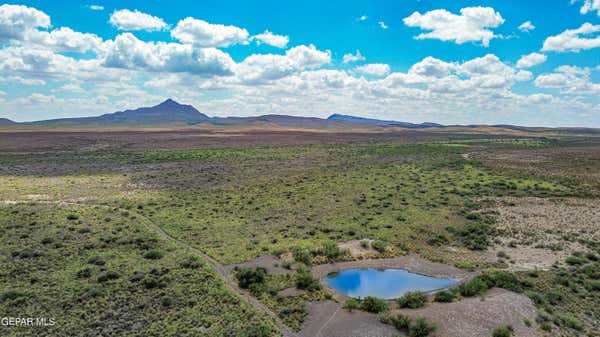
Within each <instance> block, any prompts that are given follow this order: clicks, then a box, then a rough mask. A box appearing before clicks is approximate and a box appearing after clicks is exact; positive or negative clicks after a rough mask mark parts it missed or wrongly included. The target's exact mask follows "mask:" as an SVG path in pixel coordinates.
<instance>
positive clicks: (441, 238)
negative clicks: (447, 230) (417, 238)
mask: <svg viewBox="0 0 600 337" xmlns="http://www.w3.org/2000/svg"><path fill="white" fill-rule="evenodd" d="M448 242H449V241H448V238H447V237H446V236H445V235H443V234H436V235H433V236H431V237H430V238H429V239H427V243H428V244H429V245H431V246H443V245H447V244H448Z"/></svg>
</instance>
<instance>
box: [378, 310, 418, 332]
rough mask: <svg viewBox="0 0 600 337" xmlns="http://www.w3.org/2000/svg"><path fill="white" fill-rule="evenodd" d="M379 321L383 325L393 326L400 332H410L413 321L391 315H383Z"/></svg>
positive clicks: (401, 316) (408, 318)
mask: <svg viewBox="0 0 600 337" xmlns="http://www.w3.org/2000/svg"><path fill="white" fill-rule="evenodd" d="M379 319H380V320H381V322H382V323H385V324H390V325H393V326H394V327H395V328H396V329H398V330H408V328H409V327H410V323H411V321H412V319H411V318H410V317H409V316H406V315H402V314H395V315H393V314H389V313H386V314H384V315H382V316H381V317H380V318H379Z"/></svg>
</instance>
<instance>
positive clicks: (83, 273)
mask: <svg viewBox="0 0 600 337" xmlns="http://www.w3.org/2000/svg"><path fill="white" fill-rule="evenodd" d="M76 276H77V278H88V277H90V276H92V269H91V268H83V269H80V270H79V271H78V272H77V274H76Z"/></svg>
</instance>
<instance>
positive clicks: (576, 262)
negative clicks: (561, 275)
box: [565, 256, 587, 266]
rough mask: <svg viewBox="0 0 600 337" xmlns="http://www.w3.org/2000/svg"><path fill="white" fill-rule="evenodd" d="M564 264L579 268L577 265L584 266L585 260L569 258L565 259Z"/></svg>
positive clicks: (575, 257)
mask: <svg viewBox="0 0 600 337" xmlns="http://www.w3.org/2000/svg"><path fill="white" fill-rule="evenodd" d="M565 262H567V264H570V265H572V266H579V265H582V264H585V263H586V262H587V260H586V259H585V258H584V257H579V256H569V257H567V259H566V260H565Z"/></svg>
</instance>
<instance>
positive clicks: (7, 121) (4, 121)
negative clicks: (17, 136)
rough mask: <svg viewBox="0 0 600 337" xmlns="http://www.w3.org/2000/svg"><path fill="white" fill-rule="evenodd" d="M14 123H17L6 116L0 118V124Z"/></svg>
mask: <svg viewBox="0 0 600 337" xmlns="http://www.w3.org/2000/svg"><path fill="white" fill-rule="evenodd" d="M15 124H17V122H13V121H11V120H10V119H8V118H0V126H7V125H15Z"/></svg>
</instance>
